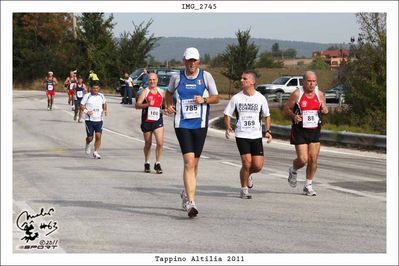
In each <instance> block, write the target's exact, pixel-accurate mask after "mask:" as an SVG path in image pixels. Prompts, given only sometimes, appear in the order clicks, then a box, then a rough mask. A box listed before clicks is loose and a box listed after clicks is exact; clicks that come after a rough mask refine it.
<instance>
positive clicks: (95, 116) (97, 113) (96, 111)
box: [88, 108, 103, 120]
mask: <svg viewBox="0 0 399 266" xmlns="http://www.w3.org/2000/svg"><path fill="white" fill-rule="evenodd" d="M88 110H89V111H93V114H92V115H91V118H92V120H96V119H100V118H101V115H102V111H103V110H102V108H101V110H100V108H92V109H91V110H90V109H88Z"/></svg>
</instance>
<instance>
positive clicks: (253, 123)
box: [224, 71, 272, 199]
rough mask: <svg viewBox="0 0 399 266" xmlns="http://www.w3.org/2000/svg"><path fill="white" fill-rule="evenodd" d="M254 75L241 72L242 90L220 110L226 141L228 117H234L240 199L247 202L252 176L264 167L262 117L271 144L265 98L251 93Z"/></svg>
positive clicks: (256, 93)
mask: <svg viewBox="0 0 399 266" xmlns="http://www.w3.org/2000/svg"><path fill="white" fill-rule="evenodd" d="M255 85H256V73H255V72H253V71H244V72H243V73H242V75H241V87H242V91H240V92H239V93H237V94H235V95H234V96H233V97H232V98H231V100H230V102H229V103H228V104H227V106H226V108H225V109H224V122H225V126H226V138H227V139H229V138H230V133H231V132H232V129H231V123H230V121H231V117H232V116H233V114H234V115H235V116H236V119H237V122H236V129H235V137H236V143H237V147H238V150H239V152H240V156H241V163H242V167H241V170H240V181H241V191H240V197H241V198H242V199H251V198H252V195H251V194H250V193H249V191H248V188H252V187H253V179H252V176H251V175H252V174H254V173H258V172H259V171H261V170H262V168H263V164H264V154H263V142H262V120H261V119H262V117H264V118H265V128H266V133H265V137H266V139H267V143H270V142H271V141H272V134H271V131H270V123H271V122H270V112H269V106H268V103H267V100H266V98H265V97H264V96H263V95H262V94H260V93H259V92H257V91H256V90H255Z"/></svg>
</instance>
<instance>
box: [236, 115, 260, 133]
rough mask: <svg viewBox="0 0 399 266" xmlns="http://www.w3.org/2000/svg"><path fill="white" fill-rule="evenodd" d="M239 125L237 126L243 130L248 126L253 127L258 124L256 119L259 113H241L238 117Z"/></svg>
mask: <svg viewBox="0 0 399 266" xmlns="http://www.w3.org/2000/svg"><path fill="white" fill-rule="evenodd" d="M239 120H240V125H239V127H240V128H241V129H243V130H245V129H248V128H255V127H257V126H258V123H257V121H258V120H259V115H256V114H249V115H245V116H244V115H243V116H241V117H240V119H239Z"/></svg>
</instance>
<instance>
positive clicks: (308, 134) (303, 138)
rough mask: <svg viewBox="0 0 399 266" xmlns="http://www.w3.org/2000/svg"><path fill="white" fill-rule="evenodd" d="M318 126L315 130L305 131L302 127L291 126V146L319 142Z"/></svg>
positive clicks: (319, 130) (319, 129)
mask: <svg viewBox="0 0 399 266" xmlns="http://www.w3.org/2000/svg"><path fill="white" fill-rule="evenodd" d="M320 132H321V128H320V126H319V127H317V128H314V129H313V128H312V129H307V128H303V127H302V126H298V125H292V127H291V141H290V142H291V144H294V145H300V144H310V143H317V142H320Z"/></svg>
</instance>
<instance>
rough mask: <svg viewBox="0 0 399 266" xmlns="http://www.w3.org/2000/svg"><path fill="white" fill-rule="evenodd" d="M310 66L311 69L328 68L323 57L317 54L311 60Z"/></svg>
mask: <svg viewBox="0 0 399 266" xmlns="http://www.w3.org/2000/svg"><path fill="white" fill-rule="evenodd" d="M311 68H312V69H313V70H323V69H328V68H329V66H328V64H327V63H326V61H325V59H324V57H321V56H317V57H315V58H314V59H313V60H312V65H311Z"/></svg>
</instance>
